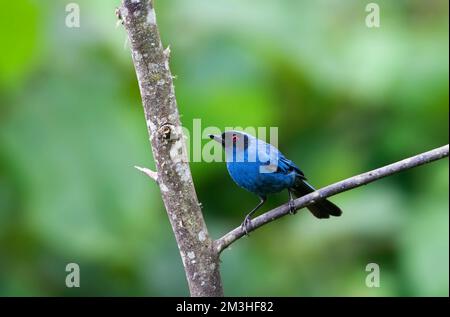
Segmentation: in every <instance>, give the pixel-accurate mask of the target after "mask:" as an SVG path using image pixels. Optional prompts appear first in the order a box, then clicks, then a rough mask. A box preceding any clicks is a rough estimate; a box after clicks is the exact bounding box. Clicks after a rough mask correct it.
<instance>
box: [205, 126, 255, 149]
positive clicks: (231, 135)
mask: <svg viewBox="0 0 450 317" xmlns="http://www.w3.org/2000/svg"><path fill="white" fill-rule="evenodd" d="M209 137H210V138H211V139H213V140H214V141H216V142H219V143H220V144H222V146H223V147H224V148H225V149H226V150H228V149H234V150H235V151H241V150H246V149H247V148H248V145H249V143H250V142H251V140H252V139H254V137H253V136H251V135H249V134H247V133H245V132H242V131H235V130H230V131H225V132H223V133H222V134H221V135H214V134H210V135H209Z"/></svg>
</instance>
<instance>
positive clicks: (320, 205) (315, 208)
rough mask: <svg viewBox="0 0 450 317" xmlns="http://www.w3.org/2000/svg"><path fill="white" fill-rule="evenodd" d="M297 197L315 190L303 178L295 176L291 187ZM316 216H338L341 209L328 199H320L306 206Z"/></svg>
mask: <svg viewBox="0 0 450 317" xmlns="http://www.w3.org/2000/svg"><path fill="white" fill-rule="evenodd" d="M291 190H292V191H293V192H294V194H295V195H296V196H297V197H302V196H305V195H307V194H309V193H312V192H313V191H315V189H314V187H312V186H311V185H309V184H308V183H307V182H306V181H305V180H304V179H301V178H297V179H296V180H295V184H294V187H293V188H292V189H291ZM306 208H308V209H309V211H311V213H312V214H313V215H314V216H316V217H317V218H330V215H331V216H335V217H339V216H340V215H342V210H341V209H340V208H339V207H338V206H336V205H335V204H333V203H332V202H331V201H329V200H326V199H324V200H320V201H318V202H316V203H315V204H312V205H309V206H308V207H306Z"/></svg>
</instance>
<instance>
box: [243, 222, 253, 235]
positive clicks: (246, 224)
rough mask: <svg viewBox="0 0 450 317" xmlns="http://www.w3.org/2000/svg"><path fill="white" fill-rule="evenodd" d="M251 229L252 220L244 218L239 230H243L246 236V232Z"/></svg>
mask: <svg viewBox="0 0 450 317" xmlns="http://www.w3.org/2000/svg"><path fill="white" fill-rule="evenodd" d="M251 227H252V220H251V219H250V217H245V219H244V221H243V222H242V224H241V228H242V230H244V232H245V235H246V236H248V231H249V230H250V229H251Z"/></svg>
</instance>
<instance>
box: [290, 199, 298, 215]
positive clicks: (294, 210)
mask: <svg viewBox="0 0 450 317" xmlns="http://www.w3.org/2000/svg"><path fill="white" fill-rule="evenodd" d="M289 213H290V214H291V215H295V214H296V213H297V210H296V209H295V204H294V201H293V200H289Z"/></svg>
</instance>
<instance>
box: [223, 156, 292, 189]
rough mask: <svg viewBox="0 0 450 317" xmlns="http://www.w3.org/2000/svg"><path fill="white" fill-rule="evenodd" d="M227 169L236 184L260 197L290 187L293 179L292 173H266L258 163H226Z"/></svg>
mask: <svg viewBox="0 0 450 317" xmlns="http://www.w3.org/2000/svg"><path fill="white" fill-rule="evenodd" d="M261 167H263V168H262V169H261ZM227 168H228V172H229V173H230V176H231V178H232V179H233V180H234V181H235V182H236V184H238V185H239V186H241V187H243V188H245V189H246V190H248V191H250V192H252V193H255V194H257V195H260V196H265V195H267V194H272V193H277V192H279V191H282V190H284V189H286V188H289V187H292V185H293V183H294V179H295V173H294V172H292V173H289V174H282V173H278V172H272V173H267V172H266V171H267V169H265V168H264V165H263V164H261V163H260V162H227Z"/></svg>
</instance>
